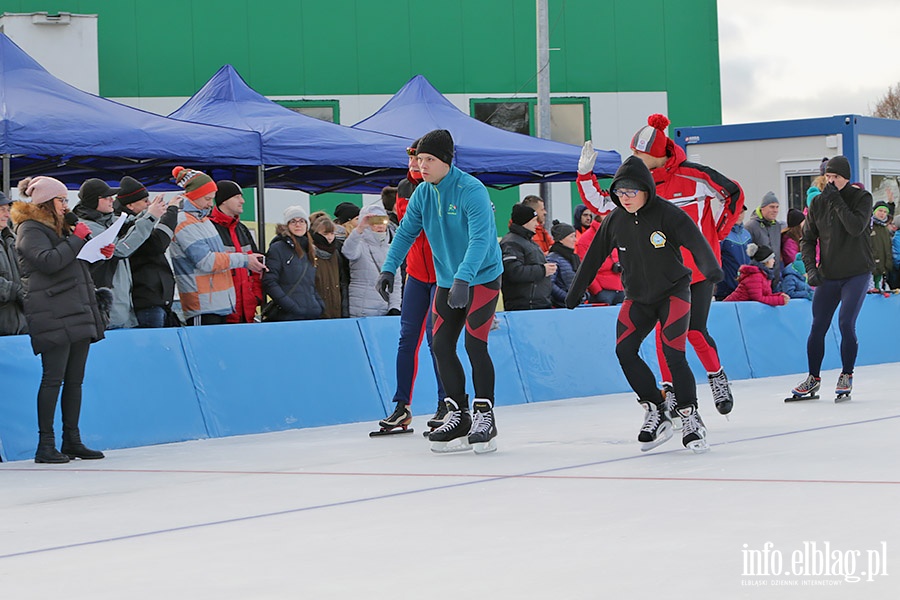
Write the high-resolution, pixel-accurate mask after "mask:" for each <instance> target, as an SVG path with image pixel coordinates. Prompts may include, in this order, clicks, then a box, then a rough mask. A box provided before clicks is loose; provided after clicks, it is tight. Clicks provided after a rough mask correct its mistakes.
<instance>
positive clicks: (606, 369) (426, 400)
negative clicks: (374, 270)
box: [0, 295, 900, 461]
mask: <svg viewBox="0 0 900 600" xmlns="http://www.w3.org/2000/svg"><path fill="white" fill-rule="evenodd" d="M810 307H811V303H810V302H809V301H806V300H791V301H790V302H789V303H788V304H787V305H786V306H782V307H769V306H766V305H763V304H760V303H755V302H734V303H731V302H727V303H725V302H714V303H713V305H712V307H711V310H710V318H709V331H710V333H711V334H712V336H713V337H714V338H715V340H716V343H717V346H718V349H719V356H720V359H721V361H722V364H723V366H724V367H725V370H726V372H727V373H728V374H729V377H730V378H732V379H744V378H757V377H771V376H775V375H786V374H791V373H805V372H806V370H807V365H806V338H807V335H808V333H809V325H810V322H811V319H812V315H811V308H810ZM617 315H618V307H590V308H588V307H585V308H579V309H577V310H574V311H566V310H541V311H521V312H506V313H499V314H498V321H499V328H498V329H496V330H495V331H492V332H491V333H490V337H489V344H490V348H491V356H492V358H493V362H494V368H495V371H496V401H497V404H498V405H501V406H502V405H510V404H519V403H522V402H542V401H546V400H557V399H562V398H574V397H584V396H593V395H599V394H609V393H615V392H624V391H627V390H628V389H629V388H628V385H627V382H626V381H625V378H624V376H623V375H622V372H621V370H620V369H619V365H618V361H617V359H616V355H615V335H616V333H615V332H616V319H617ZM836 327H837V323H836V322H835V323H834V324H833V327H832V331H831V332H829V335H828V337H827V338H826V353H825V362H824V364H823V368H824V369H834V368H838V367H840V354H839V347H838V335H837V332H836V331H835V330H836ZM897 331H900V296H891V297H889V298H883V297H881V296H877V295H873V296H869V297H868V298H867V299H866V302H865V304H864V305H863V309H862V312H861V314H860V316H859V320H858V322H857V333H858V336H859V339H860V348H859V356H858V359H857V364H859V365H869V364H879V363H886V362H900V344H897V343H896V332H897ZM398 335H399V318H397V317H378V318H369V319H338V320H328V321H303V322H294V323H264V324H255V325H219V326H215V327H188V328H177V329H153V330H147V329H132V330H117V331H110V332H107V336H106V340H104V341H102V342H100V343H97V344H94V345H93V346H92V347H91V353H90V357H89V359H88V366H87V374H86V377H85V383H84V408H83V411H82V419H81V426H82V437H83V438H84V439H85V441H86V442H87V443H88V444H89V445H92V446H94V447H97V448H99V449H104V450H105V449H110V448H125V447H134V446H145V445H151V444H161V443H168V442H178V441H184V440H190V439H203V438H216V437H224V436H231V435H239V434H249V433H262V432H269V431H281V430H285V429H295V428H302V427H315V426H320V425H333V424H339V423H350V422H358V421H371V422H372V424H373V427H374V426H375V422H376V421H377V420H378V419H381V418H383V417H384V416H385V415H386V414H387V413H389V412H390V410H392V409H393V406H391V399H392V397H393V393H394V387H395V385H396V379H395V377H396V376H395V371H394V369H395V367H394V360H395V356H396V349H397V340H398ZM458 350H459V353H460V357H461V360H462V363H463V368H464V370H465V371H466V375H467V381H471V376H470V375H471V367H470V366H469V364H468V360H467V358H466V356H465V349H464V345H463V341H462V337H461V338H460V343H459V346H458ZM641 354H642V356H643V357H644V358H645V360H646V361H647V363H648V364H649V365H650V366H651V368H654V369H657V364H656V352H655V348H654V346H653V334H652V333H651V335H650V336H648V339H647V340H646V341H645V344H644V346H643V347H642V349H641ZM688 356H689V361H690V362H691V366H692V369H693V370H694V372H695V375H696V376H697V379H698V381H699V382H701V383H702V382H704V381H705V370H704V369H703V368H702V366H701V365H700V364H699V361H698V360H697V358H696V356H695V355H694V353H693V351H691V350H688ZM656 372H657V373H658V371H656ZM0 374H2V379H0V381H2V384H0V390H2V391H0V458H2V460H4V461H7V460H25V459H30V458H31V457H32V456H33V455H34V449H35V446H36V444H37V417H36V414H35V413H36V411H35V402H36V400H35V398H36V395H37V388H38V384H39V382H40V378H41V365H40V359H39V357H36V356H34V355H33V353H32V351H31V344H30V340H29V338H28V336H10V337H0ZM467 391H468V393H469V394H470V395H472V394H473V393H474V391H473V390H472V389H468V390H467ZM436 399H437V386H436V383H435V379H434V373H433V369H432V367H431V362H430V357H429V355H428V349H427V344H425V343H423V344H422V347H421V348H420V352H419V377H418V381H417V385H416V388H415V394H414V402H413V407H414V408H415V409H416V413H417V414H426V413H430V412H431V411H432V410H433V409H434V405H435V401H436ZM60 423H61V421H60V418H59V416H57V435H58V436H59V434H60V429H61V425H60Z"/></svg>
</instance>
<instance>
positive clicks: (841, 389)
mask: <svg viewBox="0 0 900 600" xmlns="http://www.w3.org/2000/svg"><path fill="white" fill-rule="evenodd" d="M852 391H853V373H841V376H840V377H838V381H837V385H836V386H834V394H835V396H834V401H835V403H837V402H846V401H847V400H850V399H851V398H850V392H852Z"/></svg>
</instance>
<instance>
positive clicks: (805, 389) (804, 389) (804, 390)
mask: <svg viewBox="0 0 900 600" xmlns="http://www.w3.org/2000/svg"><path fill="white" fill-rule="evenodd" d="M821 384H822V380H821V378H819V377H814V376H812V375H807V376H806V379H804V380H803V381H802V382H800V384H799V385H798V386H797V387H795V388H794V389H792V390H791V394H793V395H792V396H791V397H790V398H785V399H784V401H785V402H798V401H800V400H818V399H819V395H818V394H817V393H816V392H818V391H819V386H820V385H821Z"/></svg>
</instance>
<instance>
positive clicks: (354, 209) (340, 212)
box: [334, 202, 359, 225]
mask: <svg viewBox="0 0 900 600" xmlns="http://www.w3.org/2000/svg"><path fill="white" fill-rule="evenodd" d="M358 216H359V207H358V206H357V205H355V204H353V203H352V202H341V203H340V204H338V205H337V206H335V207H334V218H335V220H337V222H338V224H340V225H343V224H344V223H346V222H347V221H352V220H353V219H355V218H356V217H358Z"/></svg>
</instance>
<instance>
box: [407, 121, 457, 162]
mask: <svg viewBox="0 0 900 600" xmlns="http://www.w3.org/2000/svg"><path fill="white" fill-rule="evenodd" d="M423 153H424V154H431V155H433V156H436V157H437V158H438V159H440V160H441V161H443V162H445V163H447V164H448V165H450V164H453V136H451V135H450V132H449V131H447V130H446V129H435V130H434V131H429V132H428V133H426V134H425V135H423V136H422V137H421V139H419V145H418V146H417V147H416V154H417V155H418V154H423Z"/></svg>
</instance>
